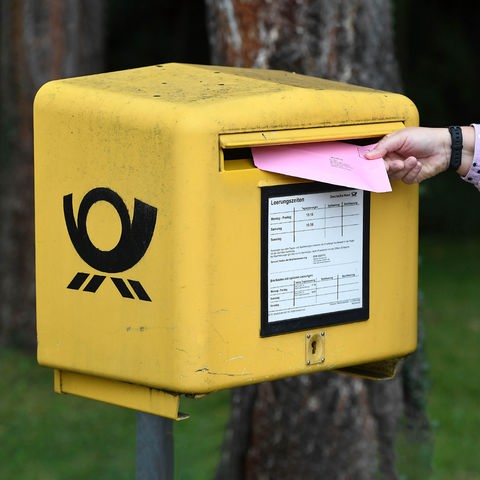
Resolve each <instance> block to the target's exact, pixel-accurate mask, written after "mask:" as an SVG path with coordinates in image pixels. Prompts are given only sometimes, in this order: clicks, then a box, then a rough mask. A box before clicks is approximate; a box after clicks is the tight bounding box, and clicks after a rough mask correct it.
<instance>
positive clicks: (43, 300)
mask: <svg viewBox="0 0 480 480" xmlns="http://www.w3.org/2000/svg"><path fill="white" fill-rule="evenodd" d="M34 117H35V222H36V272H37V319H38V324H37V329H38V361H39V363H40V364H42V365H46V366H49V367H52V368H54V369H56V370H57V377H56V390H57V391H59V392H67V393H74V394H77V395H84V396H87V397H90V398H96V399H99V400H104V401H108V402H111V403H115V404H118V405H123V406H128V407H130V408H138V409H141V410H144V411H151V412H152V413H157V414H162V415H165V416H171V417H176V415H177V414H176V410H175V409H176V408H177V406H178V405H177V403H175V400H173V401H172V396H173V398H175V397H176V395H177V394H183V393H188V394H203V393H208V392H211V391H215V390H219V389H224V388H230V387H234V386H239V385H245V384H250V383H255V382H262V381H266V380H273V379H277V378H281V377H286V376H291V375H299V374H303V373H310V372H314V371H319V370H323V369H339V368H346V367H350V366H354V365H360V364H366V363H371V362H378V361H382V360H389V359H396V358H399V357H402V356H405V355H407V354H408V353H410V352H412V351H413V350H414V349H415V347H416V334H417V318H416V307H417V303H416V302H417V209H418V189H417V187H415V186H406V185H403V184H400V183H394V184H393V192H392V193H387V194H372V195H371V213H370V232H369V234H370V246H369V267H370V280H369V291H370V293H369V303H370V308H369V318H368V319H365V321H360V322H356V323H346V324H337V325H333V326H322V327H318V328H306V329H302V330H298V331H297V330H294V331H290V332H289V331H287V332H284V333H282V334H280V335H270V336H264V337H262V336H261V335H260V328H261V310H262V305H261V261H262V258H261V257H262V252H261V235H260V231H261V189H262V188H263V187H265V186H276V185H290V184H300V183H303V182H304V181H303V180H300V179H296V178H291V177H285V176H282V175H277V174H273V173H268V172H264V171H260V170H258V169H257V168H255V167H254V166H253V164H252V162H251V159H250V158H249V157H248V154H247V155H246V158H236V159H235V160H228V158H229V152H232V151H235V149H240V148H245V147H250V146H255V145H274V144H285V143H303V142H314V141H325V140H351V139H370V140H371V141H373V139H375V138H378V137H381V136H382V135H384V134H386V133H389V132H391V131H393V130H395V129H398V128H401V127H403V126H410V125H416V124H417V123H418V117H417V111H416V109H415V107H414V105H413V104H412V103H411V102H410V101H409V100H408V99H407V98H405V97H403V96H401V95H397V94H392V93H387V92H380V91H375V90H370V89H365V88H360V87H355V86H352V85H346V84H341V83H336V82H331V81H326V80H321V79H316V78H311V77H305V76H302V75H295V74H292V73H287V72H280V71H266V70H248V69H238V68H227V67H213V66H194V65H182V64H166V65H158V66H151V67H146V68H140V69H133V70H127V71H122V72H113V73H106V74H101V75H93V76H86V77H80V78H73V79H65V80H58V81H53V82H50V83H47V84H46V85H45V86H43V87H42V88H41V89H40V91H39V93H38V95H37V97H36V100H35V107H34ZM240 156H241V155H240ZM226 158H227V159H226ZM68 218H69V219H70V220H69V222H70V223H69V225H70V226H69V227H67V223H68V221H67V219H68ZM134 219H135V221H134ZM122 222H123V223H122ZM149 222H150V223H149ZM152 224H153V227H152ZM145 225H147V226H148V225H149V228H147V227H146V226H145ZM137 227H138V228H137ZM69 229H70V230H69ZM132 231H135V232H136V233H135V234H133V233H132ZM130 234H131V238H130V236H129V235H130ZM86 237H87V240H89V241H90V243H91V245H90V246H89V247H88V248H87V247H85V245H86V243H88V242H87V240H86ZM134 237H135V239H136V240H134V241H133V240H132V239H133V238H134ZM75 242H76V244H78V245H80V247H78V248H79V249H80V250H77V248H76V247H75V245H74V243H75ZM82 248H83V249H84V250H82ZM95 248H96V250H95ZM117 250H118V252H117ZM112 252H117V253H118V255H113V253H112ZM122 252H127V253H128V254H126V255H123V253H122ZM132 252H133V253H132ZM110 253H112V255H110ZM85 259H87V260H85ZM67 287H70V288H67ZM122 292H123V293H122ZM320 332H323V336H322V337H318V336H316V337H314V338H322V341H324V344H323V345H322V348H324V351H323V353H324V354H323V355H322V356H321V358H320V357H319V361H318V362H310V364H309V362H308V358H307V360H306V345H307V347H308V348H309V346H308V344H306V342H308V340H307V336H308V335H318V334H319V333H320ZM309 338H312V337H309ZM308 348H307V350H308ZM317 353H318V352H317ZM307 355H308V351H307ZM317 356H318V355H317ZM366 370H367V371H368V368H367V369H366ZM62 378H63V379H64V381H63V383H62ZM102 382H103V383H102ZM115 384H118V386H119V387H118V388H110V387H111V386H112V385H115ZM129 389H130V390H129ZM129 391H130V392H131V393H130V394H129V393H128V392H129ZM152 392H159V394H158V395H157V396H156V397H155V400H154V401H153V400H151V399H152V398H153V397H152ZM164 397H165V398H167V400H165V401H163V400H162V399H163V398H164ZM159 399H160V400H159Z"/></svg>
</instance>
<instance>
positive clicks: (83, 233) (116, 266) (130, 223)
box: [63, 187, 157, 302]
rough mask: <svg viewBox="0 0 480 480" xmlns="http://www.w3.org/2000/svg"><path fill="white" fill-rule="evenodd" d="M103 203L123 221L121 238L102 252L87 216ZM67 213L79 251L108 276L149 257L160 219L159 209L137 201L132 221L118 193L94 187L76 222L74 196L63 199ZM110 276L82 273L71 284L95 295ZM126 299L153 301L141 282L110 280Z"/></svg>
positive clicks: (64, 211)
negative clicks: (96, 242)
mask: <svg viewBox="0 0 480 480" xmlns="http://www.w3.org/2000/svg"><path fill="white" fill-rule="evenodd" d="M100 201H104V202H107V203H109V204H110V205H111V206H112V207H113V208H114V209H115V210H116V212H117V214H118V216H119V218H120V222H121V235H120V240H119V241H118V243H117V244H116V245H115V247H113V248H112V249H111V250H101V249H99V248H97V247H96V246H95V245H94V244H93V242H92V241H91V239H90V237H89V235H88V232H87V217H88V213H89V211H90V209H91V208H92V206H93V205H94V204H95V203H97V202H100ZM63 213H64V215H65V223H66V225H67V230H68V234H69V235H70V240H71V241H72V244H73V246H74V247H75V250H76V251H77V253H78V255H80V257H81V258H82V260H83V261H84V262H85V263H87V264H88V265H89V266H90V267H92V268H94V269H96V270H98V271H100V272H103V273H106V274H112V273H113V274H118V273H120V272H124V271H126V270H129V269H130V268H132V267H133V266H135V265H136V264H137V263H138V262H139V261H140V260H141V258H142V257H143V256H144V255H145V252H146V251H147V249H148V247H149V245H150V242H151V240H152V236H153V232H154V230H155V223H156V220H157V209H156V208H155V207H152V206H151V205H148V204H147V203H144V202H142V201H140V200H138V199H137V198H135V205H134V210H133V218H132V219H131V220H130V215H129V213H128V209H127V206H126V205H125V203H124V201H123V200H122V198H121V197H120V195H118V193H116V192H114V191H113V190H110V189H109V188H103V187H100V188H94V189H93V190H90V191H89V192H88V193H87V194H86V195H85V196H84V197H83V199H82V201H81V203H80V206H79V208H78V217H77V220H76V221H75V216H74V213H73V204H72V194H71V193H70V194H68V195H65V196H64V197H63ZM106 278H107V275H97V274H90V273H85V272H78V273H77V274H76V275H75V276H74V277H73V279H72V281H71V282H70V283H69V284H68V286H67V288H69V289H72V290H83V291H84V292H92V293H95V292H96V291H97V290H98V289H99V287H100V286H101V285H102V283H103V282H104V280H105V279H106ZM109 278H110V279H111V280H112V282H113V284H114V285H115V287H116V288H117V290H118V291H119V293H120V294H121V295H122V297H124V298H132V299H135V298H138V299H139V300H144V301H148V302H150V301H151V299H150V297H149V296H148V294H147V292H146V291H145V289H144V288H143V286H142V284H141V283H140V282H139V281H138V280H131V279H127V280H126V281H125V280H124V279H123V278H120V277H118V276H110V277H109Z"/></svg>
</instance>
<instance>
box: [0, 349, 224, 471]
mask: <svg viewBox="0 0 480 480" xmlns="http://www.w3.org/2000/svg"><path fill="white" fill-rule="evenodd" d="M0 371H1V373H2V375H1V377H0V392H1V397H0V446H1V448H0V479H15V480H64V479H69V480H77V479H78V480H87V479H95V480H110V479H111V480H122V479H125V480H126V479H129V480H131V479H132V478H135V435H136V433H135V428H136V425H135V422H136V416H135V412H133V411H131V410H127V409H123V408H119V407H114V406H112V405H106V404H103V403H99V402H94V401H91V400H86V399H82V398H78V397H74V396H70V395H57V394H55V393H54V392H53V374H52V372H51V371H50V370H47V369H45V368H41V367H38V366H37V365H36V361H35V359H34V358H33V357H32V356H31V355H27V354H25V353H22V352H17V351H14V350H5V349H4V350H2V349H0ZM228 408H229V407H228V392H219V393H216V394H214V395H211V396H209V397H206V398H204V399H201V400H189V399H182V402H181V410H182V411H185V412H187V413H189V414H191V418H190V419H188V420H185V421H182V422H178V423H177V422H176V423H175V425H174V441H175V471H176V476H175V478H176V479H178V480H194V479H195V480H196V479H209V478H213V473H214V471H215V467H216V464H217V462H218V457H219V453H220V444H221V441H222V436H223V425H224V423H225V421H226V419H227V417H228Z"/></svg>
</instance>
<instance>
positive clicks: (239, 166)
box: [220, 137, 382, 171]
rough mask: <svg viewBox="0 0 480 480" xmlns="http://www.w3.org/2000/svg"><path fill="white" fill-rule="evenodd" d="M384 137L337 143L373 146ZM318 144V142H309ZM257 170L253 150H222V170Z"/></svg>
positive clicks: (343, 140) (245, 148)
mask: <svg viewBox="0 0 480 480" xmlns="http://www.w3.org/2000/svg"><path fill="white" fill-rule="evenodd" d="M380 138H382V137H365V138H355V139H339V140H337V141H339V142H344V143H351V144H354V145H359V146H366V145H373V144H375V143H377V142H378V141H379V140H380ZM307 143H317V142H307ZM251 168H255V164H254V161H253V155H252V150H251V148H250V147H238V148H222V149H221V158H220V170H225V171H231V170H248V169H251Z"/></svg>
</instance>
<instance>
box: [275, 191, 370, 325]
mask: <svg viewBox="0 0 480 480" xmlns="http://www.w3.org/2000/svg"><path fill="white" fill-rule="evenodd" d="M363 208H364V192H363V191H362V190H350V189H348V190H336V191H330V192H321V193H308V194H299V195H289V196H282V197H270V198H268V218H267V221H268V230H267V231H268V240H267V241H268V247H267V264H268V276H267V298H268V314H267V322H268V323H273V322H279V321H283V320H292V319H295V318H299V317H306V316H312V315H321V314H332V313H335V312H342V311H346V310H352V309H358V308H362V306H363V305H362V299H363V228H364V225H363Z"/></svg>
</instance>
